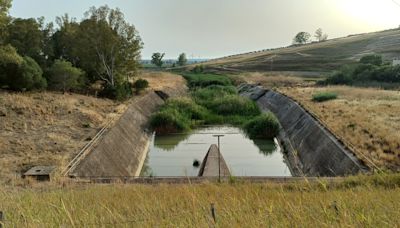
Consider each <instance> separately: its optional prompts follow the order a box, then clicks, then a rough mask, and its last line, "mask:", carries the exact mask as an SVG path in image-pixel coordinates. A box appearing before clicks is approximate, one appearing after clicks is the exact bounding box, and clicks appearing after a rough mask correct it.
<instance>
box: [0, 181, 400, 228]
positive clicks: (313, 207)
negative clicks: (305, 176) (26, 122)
mask: <svg viewBox="0 0 400 228" xmlns="http://www.w3.org/2000/svg"><path fill="white" fill-rule="evenodd" d="M231 182H232V183H223V184H215V183H205V184H197V185H196V184H195V185H190V184H187V185H165V184H161V185H123V184H112V185H79V186H69V185H66V186H65V187H62V186H61V185H60V186H37V187H35V188H21V187H18V188H9V187H4V186H2V187H0V210H1V211H3V212H4V213H5V220H4V223H5V224H4V225H5V227H210V226H211V227H397V226H398V224H400V210H398V209H399V208H400V200H398V199H399V197H400V188H399V187H400V175H399V174H394V175H384V176H381V175H380V176H361V177H350V178H346V179H344V180H343V181H336V182H333V183H330V182H328V181H325V180H323V179H321V180H320V181H317V182H306V181H301V182H296V183H285V184H276V183H258V184H256V183H245V182H243V183H242V182H238V181H237V180H235V179H232V181H231ZM211 204H214V205H215V210H216V219H217V220H216V223H215V222H214V221H213V219H212V216H211V210H210V205H211Z"/></svg>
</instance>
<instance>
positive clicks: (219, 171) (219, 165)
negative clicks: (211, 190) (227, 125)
mask: <svg viewBox="0 0 400 228" xmlns="http://www.w3.org/2000/svg"><path fill="white" fill-rule="evenodd" d="M213 136H214V137H217V138H218V182H221V145H220V137H224V135H213Z"/></svg>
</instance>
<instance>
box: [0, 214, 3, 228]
mask: <svg viewBox="0 0 400 228" xmlns="http://www.w3.org/2000/svg"><path fill="white" fill-rule="evenodd" d="M3 222H4V213H3V212H2V211H0V228H3Z"/></svg>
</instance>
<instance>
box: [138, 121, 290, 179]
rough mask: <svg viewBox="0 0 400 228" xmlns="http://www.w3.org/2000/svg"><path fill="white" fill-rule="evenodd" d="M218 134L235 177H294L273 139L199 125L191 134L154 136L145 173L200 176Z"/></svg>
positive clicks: (236, 129) (225, 128)
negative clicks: (195, 165) (200, 170)
mask: <svg viewBox="0 0 400 228" xmlns="http://www.w3.org/2000/svg"><path fill="white" fill-rule="evenodd" d="M215 134H223V135H225V136H224V137H222V138H221V153H222V156H223V157H224V159H225V161H226V163H227V165H228V167H229V169H230V171H231V174H232V175H233V176H291V173H290V171H289V168H288V167H287V165H286V164H285V162H284V158H283V155H282V153H281V148H280V147H279V145H278V144H277V143H276V141H272V140H251V139H249V138H248V137H247V136H246V135H245V134H244V133H243V132H242V130H241V129H239V128H235V127H206V128H199V129H197V130H194V131H192V132H191V133H189V134H175V135H168V136H153V139H152V142H151V146H150V151H149V153H148V155H147V158H146V162H145V165H144V167H143V170H142V176H159V177H162V176H164V177H166V176H167V177H177V176H197V174H198V172H199V168H196V167H193V161H194V160H198V161H200V162H202V161H203V159H204V157H205V155H206V153H207V151H208V149H209V147H210V146H211V144H217V138H215V137H213V135H215Z"/></svg>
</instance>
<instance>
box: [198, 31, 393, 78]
mask: <svg viewBox="0 0 400 228" xmlns="http://www.w3.org/2000/svg"><path fill="white" fill-rule="evenodd" d="M399 37H400V30H398V29H397V30H389V31H381V32H375V33H367V34H361V35H356V36H349V37H344V38H337V39H332V40H328V41H326V42H320V43H312V44H308V45H302V46H297V47H288V48H279V49H275V50H264V51H258V52H252V53H245V54H239V55H234V56H228V57H224V58H220V59H214V60H211V61H208V62H205V63H202V64H203V65H206V66H214V67H216V66H219V67H223V68H225V69H230V70H243V71H276V70H278V71H321V72H326V71H331V70H336V69H337V68H339V67H340V66H342V65H344V64H348V63H352V62H355V61H356V60H357V59H359V58H360V57H361V56H363V55H365V54H366V53H380V54H382V55H383V56H384V57H385V58H386V59H387V60H392V59H393V58H394V57H396V56H398V55H399V53H400V49H399V47H398V38H399Z"/></svg>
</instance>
